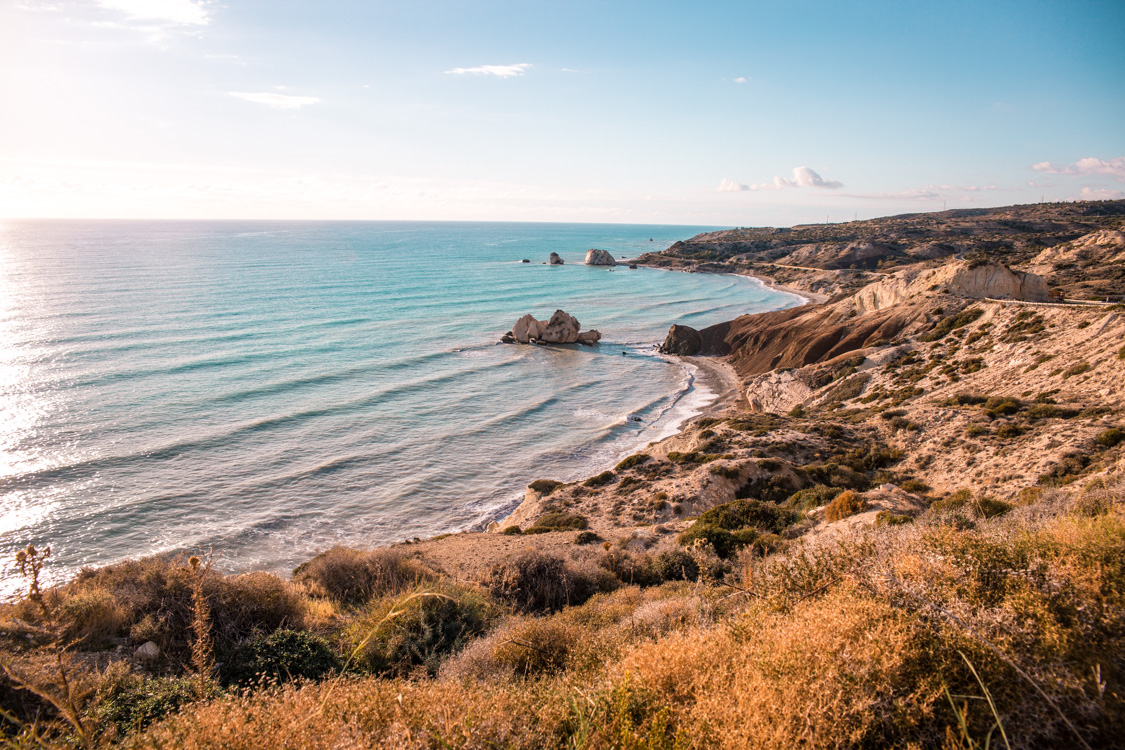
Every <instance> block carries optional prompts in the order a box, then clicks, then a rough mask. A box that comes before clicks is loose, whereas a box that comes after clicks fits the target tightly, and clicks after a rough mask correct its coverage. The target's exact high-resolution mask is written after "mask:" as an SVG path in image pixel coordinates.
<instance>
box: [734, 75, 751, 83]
mask: <svg viewBox="0 0 1125 750" xmlns="http://www.w3.org/2000/svg"><path fill="white" fill-rule="evenodd" d="M749 80H750V79H749V78H747V77H746V76H739V77H738V78H735V79H734V82H735V83H746V82H747V81H749Z"/></svg>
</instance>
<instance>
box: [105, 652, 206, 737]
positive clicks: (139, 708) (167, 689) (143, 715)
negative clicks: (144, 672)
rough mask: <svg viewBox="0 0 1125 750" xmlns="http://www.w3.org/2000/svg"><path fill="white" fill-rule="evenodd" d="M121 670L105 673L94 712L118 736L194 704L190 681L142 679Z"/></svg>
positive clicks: (192, 683)
mask: <svg viewBox="0 0 1125 750" xmlns="http://www.w3.org/2000/svg"><path fill="white" fill-rule="evenodd" d="M121 667H122V668H116V669H115V668H113V667H111V668H110V670H108V671H107V673H106V678H105V680H104V681H103V682H102V684H101V686H100V687H99V688H98V693H97V696H96V697H95V699H94V709H93V713H94V715H95V716H96V717H97V718H98V719H99V720H101V721H103V722H105V723H106V724H109V725H111V726H113V727H114V728H115V729H116V730H117V732H118V733H119V735H125V734H128V733H129V732H132V731H136V730H138V729H143V728H145V727H146V726H148V725H149V724H151V723H152V722H154V721H156V720H157V719H159V718H161V717H163V716H166V715H168V714H170V713H173V712H175V711H177V710H178V709H179V708H180V706H183V705H185V704H188V703H191V702H192V701H194V700H195V682H194V680H192V678H190V677H148V676H141V675H135V674H132V673H131V672H129V671H128V670H127V668H123V667H124V665H123V664H122V665H121Z"/></svg>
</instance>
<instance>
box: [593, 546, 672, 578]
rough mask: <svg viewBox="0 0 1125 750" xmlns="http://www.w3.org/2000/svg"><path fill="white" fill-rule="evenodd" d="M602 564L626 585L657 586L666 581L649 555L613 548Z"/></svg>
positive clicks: (601, 561) (602, 560)
mask: <svg viewBox="0 0 1125 750" xmlns="http://www.w3.org/2000/svg"><path fill="white" fill-rule="evenodd" d="M600 564H601V566H602V568H604V569H605V570H607V571H608V572H610V573H611V574H612V575H613V577H614V578H616V579H617V580H618V581H620V582H621V583H623V584H625V585H626V586H656V585H657V584H660V583H663V581H664V579H663V578H662V577H661V576H660V574H659V573H658V572H657V571H656V569H655V568H654V567H653V564H652V558H651V557H649V556H648V555H643V554H634V553H631V552H626V551H618V550H613V551H611V552H610V553H609V554H607V555H606V556H605V557H603V558H602V559H601V560H600Z"/></svg>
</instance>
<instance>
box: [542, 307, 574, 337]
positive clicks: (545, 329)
mask: <svg viewBox="0 0 1125 750" xmlns="http://www.w3.org/2000/svg"><path fill="white" fill-rule="evenodd" d="M578 328H579V326H578V319H577V318H575V317H574V316H573V315H568V314H567V313H565V312H563V311H562V310H555V314H554V315H552V316H551V319H550V320H548V321H547V324H546V325H545V326H543V325H540V328H539V340H540V341H542V342H543V343H545V344H574V343H577V342H578Z"/></svg>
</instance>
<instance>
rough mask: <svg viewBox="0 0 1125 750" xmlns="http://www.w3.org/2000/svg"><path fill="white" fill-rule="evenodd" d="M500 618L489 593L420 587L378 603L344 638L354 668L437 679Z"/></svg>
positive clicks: (445, 586)
mask: <svg viewBox="0 0 1125 750" xmlns="http://www.w3.org/2000/svg"><path fill="white" fill-rule="evenodd" d="M497 615H498V610H497V608H496V607H495V606H494V605H493V604H492V602H491V601H490V600H489V598H488V596H487V594H485V593H484V592H483V591H480V590H479V589H476V588H470V587H468V586H464V585H461V584H455V583H450V582H442V583H438V584H432V585H429V586H420V587H418V588H416V589H414V590H413V591H410V592H406V593H403V594H399V595H397V596H394V595H392V596H386V597H383V598H382V599H380V600H378V601H376V602H373V603H372V604H371V605H370V606H369V607H368V608H367V609H366V610H365V611H364V612H362V613H361V614H360V615H359V616H358V617H357V618H356V619H355V620H354V621H353V622H352V623H351V624H350V625H349V626H348V627H347V628H345V629H344V631H343V634H342V641H343V646H344V647H345V648H346V649H347V652H348V653H349V654H351V655H352V657H351V658H352V662H351V663H352V665H353V666H355V667H357V668H359V669H363V670H365V671H369V672H372V673H375V674H378V675H388V676H389V675H398V676H406V675H408V674H410V673H412V672H414V671H415V670H417V669H422V670H424V671H425V672H426V673H428V674H430V675H433V674H436V673H437V670H438V667H439V666H440V665H441V662H442V660H443V659H444V658H445V657H446V656H447V655H449V654H450V653H452V652H454V651H456V650H458V649H460V648H461V647H462V646H464V645H465V643H467V642H468V641H469V640H470V639H472V638H473V637H475V636H477V635H480V634H481V633H483V632H484V631H485V630H486V629H487V628H488V627H489V626H490V625H491V624H492V622H493V620H494V619H495V617H496V616H497Z"/></svg>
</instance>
